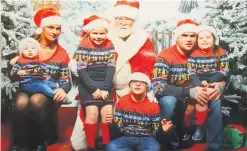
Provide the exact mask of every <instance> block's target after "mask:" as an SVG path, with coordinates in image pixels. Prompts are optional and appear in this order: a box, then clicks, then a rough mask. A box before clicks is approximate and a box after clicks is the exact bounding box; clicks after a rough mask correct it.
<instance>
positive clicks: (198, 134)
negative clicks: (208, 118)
mask: <svg viewBox="0 0 247 151" xmlns="http://www.w3.org/2000/svg"><path fill="white" fill-rule="evenodd" d="M204 134H205V127H204V126H203V125H198V126H196V129H195V132H194V134H193V135H192V139H193V140H194V141H201V140H203V136H204Z"/></svg>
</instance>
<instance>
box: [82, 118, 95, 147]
mask: <svg viewBox="0 0 247 151" xmlns="http://www.w3.org/2000/svg"><path fill="white" fill-rule="evenodd" d="M97 126H98V124H88V123H85V124H84V130H85V135H86V140H87V145H88V146H89V147H90V148H95V137H96V133H97Z"/></svg>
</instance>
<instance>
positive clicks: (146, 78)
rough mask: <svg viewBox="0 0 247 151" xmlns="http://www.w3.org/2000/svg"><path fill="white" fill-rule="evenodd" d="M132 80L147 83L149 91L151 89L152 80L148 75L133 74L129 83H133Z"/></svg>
mask: <svg viewBox="0 0 247 151" xmlns="http://www.w3.org/2000/svg"><path fill="white" fill-rule="evenodd" d="M132 80H138V81H143V82H146V83H147V86H148V91H149V90H150V88H151V80H150V77H149V76H148V75H147V74H146V73H142V72H133V73H132V74H131V75H130V77H129V82H131V81H132Z"/></svg>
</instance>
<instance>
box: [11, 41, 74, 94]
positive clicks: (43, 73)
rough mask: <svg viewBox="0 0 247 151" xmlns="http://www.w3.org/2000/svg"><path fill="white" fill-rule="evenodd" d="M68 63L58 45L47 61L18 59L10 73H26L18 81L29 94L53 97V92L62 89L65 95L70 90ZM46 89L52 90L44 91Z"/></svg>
mask: <svg viewBox="0 0 247 151" xmlns="http://www.w3.org/2000/svg"><path fill="white" fill-rule="evenodd" d="M68 62H69V57H68V55H67V53H66V51H65V50H64V49H63V48H62V47H60V46H59V45H58V46H57V49H56V50H55V52H54V54H53V55H52V56H51V57H50V58H48V59H47V60H39V59H30V58H26V57H24V56H21V57H19V59H18V60H17V62H16V64H15V65H14V66H13V69H12V71H13V75H16V74H17V72H18V71H20V70H25V71H26V75H25V76H24V78H21V79H19V82H20V88H21V89H22V90H25V91H27V92H31V93H36V92H44V93H45V94H46V95H47V94H49V95H48V96H50V97H53V96H54V93H53V90H54V89H56V88H58V87H60V88H62V89H64V91H65V92H66V93H67V92H69V90H70V83H69V71H68ZM31 85H32V86H31ZM41 85H42V86H41ZM44 85H47V86H44ZM48 88H52V89H53V90H46V89H48ZM48 92H49V93H48Z"/></svg>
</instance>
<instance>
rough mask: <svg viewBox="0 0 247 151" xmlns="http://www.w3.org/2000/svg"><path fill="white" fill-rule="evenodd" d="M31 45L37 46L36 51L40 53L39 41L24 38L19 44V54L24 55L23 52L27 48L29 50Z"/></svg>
mask: <svg viewBox="0 0 247 151" xmlns="http://www.w3.org/2000/svg"><path fill="white" fill-rule="evenodd" d="M29 43H32V44H34V45H35V48H36V49H35V51H38V53H39V51H40V44H39V42H38V41H37V40H35V39H33V38H30V37H27V38H24V39H22V40H21V41H20V43H19V46H18V53H19V54H20V55H21V54H22V53H23V51H24V50H25V48H27V46H28V44H29Z"/></svg>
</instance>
